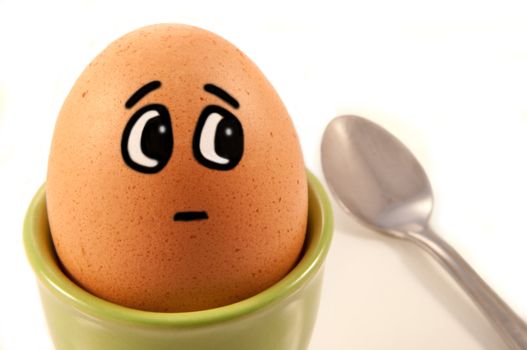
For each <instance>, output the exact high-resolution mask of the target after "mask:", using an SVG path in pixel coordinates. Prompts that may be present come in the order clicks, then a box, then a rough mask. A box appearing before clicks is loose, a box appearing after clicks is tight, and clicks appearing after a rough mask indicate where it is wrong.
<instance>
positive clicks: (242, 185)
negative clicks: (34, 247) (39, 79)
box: [46, 25, 307, 312]
mask: <svg viewBox="0 0 527 350" xmlns="http://www.w3.org/2000/svg"><path fill="white" fill-rule="evenodd" d="M46 191H47V205H48V215H49V221H50V227H51V233H52V237H53V241H54V244H55V247H56V250H57V253H58V256H59V258H60V260H61V262H62V264H63V266H64V269H65V271H66V273H67V274H68V275H69V276H70V277H71V278H72V279H73V280H74V281H75V282H76V283H78V284H79V285H80V286H81V287H83V288H85V289H86V290H87V291H89V292H91V293H93V294H95V295H97V296H99V297H101V298H104V299H107V300H109V301H112V302H115V303H118V304H121V305H125V306H128V307H132V308H137V309H144V310H152V311H171V312H172V311H191V310H201V309H207V308H213V307H217V306H221V305H226V304H230V303H233V302H236V301H240V300H242V299H244V298H247V297H250V296H252V295H254V294H257V293H258V292H260V291H262V290H264V289H266V288H268V287H269V286H271V285H273V284H274V283H276V282H277V281H278V280H280V279H281V278H282V277H283V276H284V275H286V274H287V273H288V272H289V271H290V270H291V268H292V267H293V266H294V265H295V263H296V261H297V260H298V258H299V255H300V252H301V249H302V245H303V242H304V236H305V230H306V220H307V183H306V173H305V168H304V163H303V159H302V154H301V150H300V145H299V142H298V138H297V135H296V133H295V130H294V127H293V125H292V122H291V120H290V118H289V115H288V113H287V111H286V108H285V107H284V105H283V103H282V102H281V100H280V98H279V97H278V95H277V93H276V92H275V90H274V89H273V87H272V86H271V84H270V83H269V82H268V81H267V80H266V78H265V77H264V75H263V74H262V73H261V72H260V70H259V69H258V68H257V67H256V66H255V65H254V63H253V62H251V60H249V58H247V56H245V55H244V54H243V53H242V52H241V51H240V50H238V49H237V48H236V47H234V46H233V45H232V44H230V43H229V42H227V41H225V40H224V39H222V38H221V37H218V36H217V35H215V34H213V33H210V32H208V31H205V30H202V29H199V28H195V27H190V26H184V25H154V26H149V27H146V28H142V29H139V30H137V31H134V32H132V33H130V34H127V35H125V36H124V37H122V38H120V39H118V40H117V41H115V42H113V43H112V44H111V45H110V46H109V47H108V48H106V49H105V50H104V51H103V52H102V53H101V54H100V55H99V56H98V57H96V58H95V59H94V60H93V62H91V63H90V65H89V66H88V67H87V68H86V70H85V71H84V72H83V73H82V74H81V76H80V77H79V79H78V80H77V82H76V84H75V85H74V87H73V88H72V90H71V92H70V94H69V96H68V97H67V99H66V101H65V103H64V106H63V107H62V110H61V112H60V115H59V118H58V120H57V124H56V128H55V133H54V137H53V142H52V147H51V154H50V158H49V169H48V179H47V188H46Z"/></svg>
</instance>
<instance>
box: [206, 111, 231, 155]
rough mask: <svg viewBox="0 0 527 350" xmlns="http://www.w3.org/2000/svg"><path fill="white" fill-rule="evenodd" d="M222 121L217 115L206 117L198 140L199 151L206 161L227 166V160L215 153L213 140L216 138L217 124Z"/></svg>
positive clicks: (212, 114)
mask: <svg viewBox="0 0 527 350" xmlns="http://www.w3.org/2000/svg"><path fill="white" fill-rule="evenodd" d="M222 119H223V117H222V116H221V115H220V114H218V113H211V114H209V115H208V116H207V120H205V124H204V125H203V128H202V129H201V136H200V138H199V151H200V152H201V154H202V155H203V157H205V158H206V159H208V160H210V161H211V162H214V163H218V164H227V163H229V160H228V159H227V158H223V157H221V156H219V155H218V154H217V153H216V149H215V148H214V140H215V138H216V129H217V128H218V124H219V123H220V121H221V120H222Z"/></svg>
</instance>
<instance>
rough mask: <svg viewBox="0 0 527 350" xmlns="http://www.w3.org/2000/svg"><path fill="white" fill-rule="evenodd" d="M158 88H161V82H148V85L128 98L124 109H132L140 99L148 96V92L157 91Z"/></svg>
mask: <svg viewBox="0 0 527 350" xmlns="http://www.w3.org/2000/svg"><path fill="white" fill-rule="evenodd" d="M160 87H161V82H160V81H159V80H154V81H151V82H149V83H148V84H145V85H144V86H142V87H141V88H140V89H139V90H137V91H136V92H134V94H133V95H132V96H130V98H129V99H128V100H127V101H126V103H125V104H124V106H125V107H126V108H132V107H133V106H134V105H135V104H136V103H137V102H139V100H140V99H142V98H143V97H145V95H146V94H148V93H149V92H151V91H153V90H155V89H159V88H160Z"/></svg>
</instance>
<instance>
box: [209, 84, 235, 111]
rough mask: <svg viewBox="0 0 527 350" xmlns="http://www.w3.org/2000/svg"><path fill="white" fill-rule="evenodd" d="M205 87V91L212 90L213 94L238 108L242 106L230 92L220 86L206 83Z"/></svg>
mask: <svg viewBox="0 0 527 350" xmlns="http://www.w3.org/2000/svg"><path fill="white" fill-rule="evenodd" d="M203 89H204V90H205V91H207V92H210V93H211V94H213V95H216V96H218V97H219V98H221V99H222V100H223V101H225V102H227V103H228V104H230V105H231V106H233V107H234V108H236V109H238V108H239V107H240V103H239V102H238V101H237V100H236V99H235V98H234V97H232V96H231V95H229V93H228V92H227V91H225V90H223V89H222V88H220V87H219V86H216V85H214V84H205V85H204V86H203Z"/></svg>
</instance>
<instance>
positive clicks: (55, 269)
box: [24, 172, 333, 350]
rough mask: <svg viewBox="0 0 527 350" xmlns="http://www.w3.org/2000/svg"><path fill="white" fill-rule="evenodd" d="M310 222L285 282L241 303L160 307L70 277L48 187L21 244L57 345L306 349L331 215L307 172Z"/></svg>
mask: <svg viewBox="0 0 527 350" xmlns="http://www.w3.org/2000/svg"><path fill="white" fill-rule="evenodd" d="M308 187H309V194H308V196H309V208H308V226H307V227H308V228H307V236H306V241H305V244H304V250H303V253H302V257H301V259H300V260H299V262H298V263H297V265H296V266H295V267H294V268H293V269H292V270H291V272H289V274H287V275H286V276H285V277H284V278H283V279H282V280H280V281H279V282H277V283H276V284H274V285H273V286H271V287H269V288H267V289H266V290H264V291H262V292H261V293H259V294H256V295H254V296H252V297H250V298H247V299H245V300H242V301H240V302H237V303H234V304H230V305H226V306H222V307H218V308H214V309H208V310H203V311H194V312H179V313H160V312H148V311H141V310H136V309H131V308H127V307H123V306H120V305H117V304H114V303H111V302H108V301H105V300H103V299H100V298H98V297H96V296H94V295H92V294H90V293H88V292H87V291H85V290H84V289H82V288H80V287H79V286H77V285H76V284H75V283H73V282H72V281H71V280H70V279H69V278H68V277H67V276H66V275H65V274H64V273H63V272H62V270H61V268H60V266H59V262H58V258H57V255H56V253H55V250H54V247H53V243H52V240H51V235H50V232H49V226H48V219H47V213H46V204H45V202H46V200H45V190H44V186H43V187H42V188H41V189H40V190H39V191H38V192H37V194H36V195H35V197H34V198H33V201H32V202H31V205H30V206H29V209H28V211H27V214H26V218H25V222H24V245H25V249H26V253H27V256H28V258H29V261H30V263H31V266H32V267H33V270H34V271H35V273H36V275H37V277H38V282H39V289H40V296H41V299H42V304H43V306H44V313H45V315H46V319H47V323H48V328H49V331H50V333H51V337H52V339H53V342H54V344H55V347H56V349H57V350H71V349H83V350H120V349H122V350H125V349H126V350H136V349H137V350H145V349H152V350H154V349H167V350H168V349H170V350H177V349H182V350H189V349H192V350H205V349H207V350H211V349H214V350H249V349H250V350H304V349H306V348H307V346H308V344H309V340H310V338H311V333H312V331H313V327H314V325H315V320H316V315H317V310H318V304H319V300H320V290H321V286H322V274H323V263H324V260H325V258H326V255H327V253H328V249H329V246H330V243H331V237H332V233H333V214H332V211H331V207H330V204H329V200H328V198H327V195H326V193H325V191H324V189H323V187H322V185H321V184H320V183H319V181H318V180H317V179H316V178H315V176H313V174H311V173H310V172H308Z"/></svg>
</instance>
